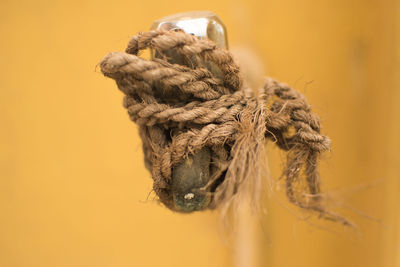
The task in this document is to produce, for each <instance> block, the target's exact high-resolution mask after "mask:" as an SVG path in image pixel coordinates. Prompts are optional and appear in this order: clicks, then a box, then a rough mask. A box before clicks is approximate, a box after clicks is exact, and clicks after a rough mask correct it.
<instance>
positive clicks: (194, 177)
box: [151, 11, 228, 212]
mask: <svg viewBox="0 0 400 267" xmlns="http://www.w3.org/2000/svg"><path fill="white" fill-rule="evenodd" d="M157 29H164V30H176V29H179V30H183V31H184V32H186V33H189V34H192V35H194V36H196V37H198V38H200V39H205V38H207V39H210V40H212V41H213V42H215V43H216V45H217V46H218V47H220V48H225V49H227V48H228V39H227V33H226V28H225V25H224V24H223V23H222V21H221V20H220V18H219V17H218V16H217V15H215V14H214V13H212V12H210V11H194V12H187V13H179V14H175V15H171V16H168V17H164V18H161V19H159V20H156V21H155V22H154V23H153V25H152V27H151V30H157ZM167 54H168V57H169V58H170V62H171V63H176V64H185V60H184V58H183V57H182V55H179V54H176V52H175V51H170V52H169V53H168V51H167ZM152 57H153V58H154V57H156V58H157V57H158V55H157V53H153V52H152ZM200 64H201V66H203V67H206V68H208V69H209V70H210V71H211V72H212V73H213V74H214V75H215V76H217V77H220V75H221V72H220V70H219V68H218V67H217V66H216V65H215V64H213V63H211V62H201V63H200ZM210 165H211V151H210V149H209V148H208V147H205V148H203V149H202V150H200V151H199V152H197V153H196V154H194V155H189V156H188V158H186V159H184V160H183V161H182V162H181V163H179V164H178V165H177V166H175V167H174V168H173V170H172V182H171V191H172V192H171V193H172V197H173V203H174V206H175V209H176V210H178V211H180V212H193V211H197V210H204V209H206V208H207V207H208V205H209V204H210V202H211V192H210V191H207V190H206V189H205V187H206V185H207V184H208V183H209V181H210V176H211V175H212V174H210V167H211V166H210ZM208 190H209V189H208Z"/></svg>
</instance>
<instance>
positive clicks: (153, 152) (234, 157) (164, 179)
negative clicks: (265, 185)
mask: <svg viewBox="0 0 400 267" xmlns="http://www.w3.org/2000/svg"><path fill="white" fill-rule="evenodd" d="M145 49H151V51H152V53H155V55H156V56H155V57H154V59H152V60H147V59H144V58H142V57H140V56H139V54H140V52H141V51H143V50H145ZM171 51H172V52H171ZM171 53H173V55H175V58H177V56H176V55H178V56H179V62H178V63H177V62H173V61H172V60H171ZM100 68H101V71H102V73H103V74H104V75H105V76H106V77H109V78H112V79H114V80H115V81H116V83H117V86H118V88H119V89H120V90H121V91H122V92H123V93H124V94H125V97H124V107H125V108H126V109H127V110H128V114H129V116H130V118H131V119H132V121H134V122H135V123H136V124H137V125H138V126H139V133H140V137H141V139H142V143H143V152H144V157H145V165H146V168H147V169H148V170H149V171H151V173H152V178H153V180H154V184H153V189H154V191H155V192H156V194H157V195H158V197H159V199H160V201H161V202H162V203H163V204H164V205H165V206H167V207H168V208H170V209H172V210H175V211H179V210H178V209H177V208H176V205H174V201H173V197H172V193H173V192H171V190H172V189H171V184H172V182H171V179H172V178H171V177H172V173H173V169H174V167H175V166H177V165H178V164H179V163H180V162H182V161H183V160H184V159H185V158H187V157H188V155H193V154H195V153H197V152H199V151H201V150H202V149H204V148H205V147H206V148H208V149H209V150H210V151H211V165H210V173H211V176H212V177H213V178H212V179H211V181H210V183H209V184H213V183H214V186H213V187H214V188H213V189H212V190H211V191H210V194H211V200H210V201H209V202H207V203H208V204H207V206H206V207H204V208H215V207H220V206H223V205H224V204H226V203H230V202H231V201H232V200H233V199H234V198H235V197H237V195H238V194H239V193H240V192H241V188H243V187H244V184H245V183H246V181H252V183H251V184H252V190H253V192H252V194H253V195H254V196H255V197H256V196H257V195H258V192H260V182H259V179H260V177H261V176H262V171H261V169H262V168H261V165H262V164H261V163H260V161H261V158H262V153H263V148H264V146H265V142H266V140H268V139H270V140H272V141H273V142H275V144H276V145H278V146H279V148H281V149H282V150H284V151H287V162H286V167H285V170H284V172H283V178H284V179H285V186H286V195H287V197H288V199H289V201H290V202H292V203H293V204H295V205H296V206H298V207H300V208H302V209H305V210H309V211H314V212H316V213H317V214H318V215H319V216H320V217H323V218H325V219H328V220H332V221H339V222H341V223H343V224H345V225H346V224H350V223H349V222H348V221H347V220H346V219H345V218H343V217H341V216H339V215H337V214H335V213H333V212H331V211H328V210H326V209H325V208H324V205H323V204H322V197H321V191H320V177H319V173H318V169H317V167H318V159H319V156H320V154H321V152H323V151H326V150H328V149H329V146H330V140H329V138H328V137H326V136H324V135H321V133H320V120H319V118H318V116H317V115H316V114H314V113H312V112H311V108H310V105H309V104H308V102H307V100H306V98H305V97H304V96H303V95H302V94H300V93H299V92H297V91H295V90H293V89H292V88H290V87H289V86H288V85H286V84H282V83H279V82H277V81H276V80H273V79H271V78H268V79H267V80H266V82H265V85H264V86H263V87H262V88H260V89H259V91H258V92H253V90H251V89H250V88H248V87H247V86H246V85H245V83H244V82H243V79H242V77H241V73H240V70H239V66H238V65H237V64H236V63H235V62H234V60H233V57H232V55H231V54H230V53H229V51H227V50H225V49H221V48H218V47H217V46H216V44H215V43H213V42H212V41H210V40H207V39H198V38H196V37H195V36H192V35H190V34H186V33H184V32H182V31H163V30H155V31H149V32H144V33H139V34H137V35H136V36H134V37H133V38H132V39H131V40H130V42H129V44H128V47H127V49H126V51H125V52H112V53H109V54H108V55H106V56H105V57H104V59H103V60H102V61H101V63H100ZM217 180H218V183H216V182H215V181H217Z"/></svg>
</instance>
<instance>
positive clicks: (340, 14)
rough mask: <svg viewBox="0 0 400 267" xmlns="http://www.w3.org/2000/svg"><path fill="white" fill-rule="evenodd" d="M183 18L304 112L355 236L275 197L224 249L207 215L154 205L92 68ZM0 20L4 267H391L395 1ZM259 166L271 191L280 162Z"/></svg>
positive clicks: (47, 13) (117, 110) (132, 8)
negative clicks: (220, 24)
mask: <svg viewBox="0 0 400 267" xmlns="http://www.w3.org/2000/svg"><path fill="white" fill-rule="evenodd" d="M193 10H210V11H213V12H215V13H216V14H218V15H219V16H220V18H221V19H222V20H223V21H224V23H225V25H226V26H227V29H228V38H229V43H230V48H231V49H232V50H233V51H242V52H239V54H240V53H241V54H242V55H243V54H246V53H247V54H246V55H248V56H245V58H247V59H248V61H247V63H246V62H243V65H246V64H247V65H246V66H248V67H246V68H251V67H250V66H252V68H253V69H252V70H251V72H252V73H253V74H254V75H255V76H256V78H257V79H259V81H260V84H261V83H262V81H263V76H264V75H268V76H272V77H274V78H277V79H278V80H280V81H283V82H287V83H289V84H290V85H292V86H294V87H296V88H297V89H298V90H300V91H301V92H302V93H304V94H305V95H306V96H307V98H308V99H309V101H310V103H311V104H312V106H313V110H314V111H315V112H317V113H318V114H319V115H320V116H321V118H322V121H323V133H325V134H327V135H328V136H330V137H331V139H332V142H333V145H332V151H331V153H328V154H326V155H325V159H324V161H323V162H322V166H321V176H322V180H323V185H324V189H325V192H327V193H326V194H327V196H329V197H328V198H327V199H331V200H332V201H330V202H329V203H328V205H330V206H331V207H332V208H333V209H338V210H340V212H342V214H344V215H346V216H348V217H349V218H350V219H351V220H352V221H353V222H355V223H356V224H357V226H358V230H357V231H355V230H349V229H346V228H343V227H340V226H337V225H336V226H335V225H331V224H328V223H327V222H323V221H318V220H317V221H314V220H313V221H312V223H311V221H310V220H306V218H307V217H306V216H307V214H303V213H302V212H301V211H298V210H296V209H295V208H294V207H293V206H291V205H290V204H288V203H286V202H285V198H284V196H281V195H282V192H281V191H282V189H279V187H276V188H274V192H276V193H273V194H269V196H267V195H266V196H265V198H264V200H263V202H264V206H265V210H266V213H265V214H262V215H261V216H253V217H251V216H248V215H246V212H244V213H243V214H244V215H243V217H242V218H241V220H240V222H239V226H238V227H239V230H238V234H237V235H236V237H234V238H233V240H228V241H226V239H225V238H224V236H223V235H224V234H221V232H223V231H221V229H220V223H219V219H218V215H217V214H216V213H215V212H201V213H195V214H191V215H182V214H175V213H172V212H171V211H169V210H167V209H166V208H164V207H162V206H161V205H159V204H158V203H157V201H156V200H155V199H154V194H149V193H150V192H151V188H152V180H151V177H150V174H149V173H148V172H147V171H146V170H145V168H144V164H143V155H142V150H141V143H140V139H139V136H138V133H137V127H136V125H134V124H133V123H132V122H131V121H130V120H129V118H128V115H127V114H126V111H125V110H124V109H123V107H122V93H120V92H119V91H118V89H117V87H116V85H115V83H114V82H113V81H112V80H110V79H107V78H104V77H103V76H102V74H101V73H100V71H99V69H98V68H96V65H97V63H98V62H100V60H101V59H102V57H103V56H105V55H106V54H107V53H108V52H110V51H123V50H124V49H125V46H126V44H127V42H128V40H129V38H130V37H131V36H133V35H134V34H136V33H137V32H139V31H146V30H148V29H149V27H150V26H151V24H152V22H153V21H154V20H156V19H158V18H161V17H164V16H167V15H171V14H174V13H178V12H186V11H193ZM0 13H1V15H0V36H1V41H0V58H1V61H0V123H1V130H0V147H1V148H0V266H1V267H3V266H4V267H30V266H32V267H36V266H40V267H47V266H57V267H67V266H74V267H79V266H86V267H91V266H93V267H102V266H113V267H114V266H115V267H125V266H163V267H169V266H171V267H172V266H175V267H179V266H190V267H197V266H209V267H212V266H249V267H253V266H269V267H290V266H300V267H306V266H307V267H317V266H318V267H322V266H324V267H327V266H343V267H347V266H349V267H350V266H352V267H354V266H362V267H377V266H379V267H380V266H384V267H389V266H400V208H399V201H400V182H399V179H400V177H399V174H400V156H399V150H400V142H399V137H400V128H399V122H400V80H399V77H400V76H399V74H400V73H399V72H400V3H399V2H398V1H395V0H380V1H378V0H350V1H349V0H325V1H312V0H301V1H300V0H265V1H261V0H258V1H257V0H247V1H244V0H232V1H211V0H203V1H174V0H173V1H161V0H153V1H132V0H131V1H122V0H115V1H91V0H80V1H73V0H72V1H43V0H37V1H20V0H15V1H10V0H8V1H7V0H3V1H1V2H0ZM238 58H240V56H238ZM244 61H246V60H244ZM268 151H269V157H270V162H269V165H270V168H271V173H272V177H274V178H275V179H278V177H279V175H280V173H281V170H282V167H283V159H284V154H282V153H280V152H279V151H278V150H277V149H276V148H274V146H273V144H270V145H268ZM265 191H268V190H265Z"/></svg>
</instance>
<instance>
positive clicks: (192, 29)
mask: <svg viewBox="0 0 400 267" xmlns="http://www.w3.org/2000/svg"><path fill="white" fill-rule="evenodd" d="M157 29H164V30H173V29H181V30H183V31H185V32H186V33H189V34H193V35H194V36H196V37H198V38H200V39H202V38H208V39H210V40H212V41H213V42H215V43H216V44H217V46H218V47H220V48H225V49H228V39H227V33H226V28H225V25H224V24H223V23H222V21H221V19H220V18H219V17H218V16H217V15H216V14H214V13H213V12H210V11H193V12H186V13H179V14H174V15H171V16H167V17H164V18H161V19H158V20H156V21H154V23H153V25H152V26H151V30H157Z"/></svg>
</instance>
